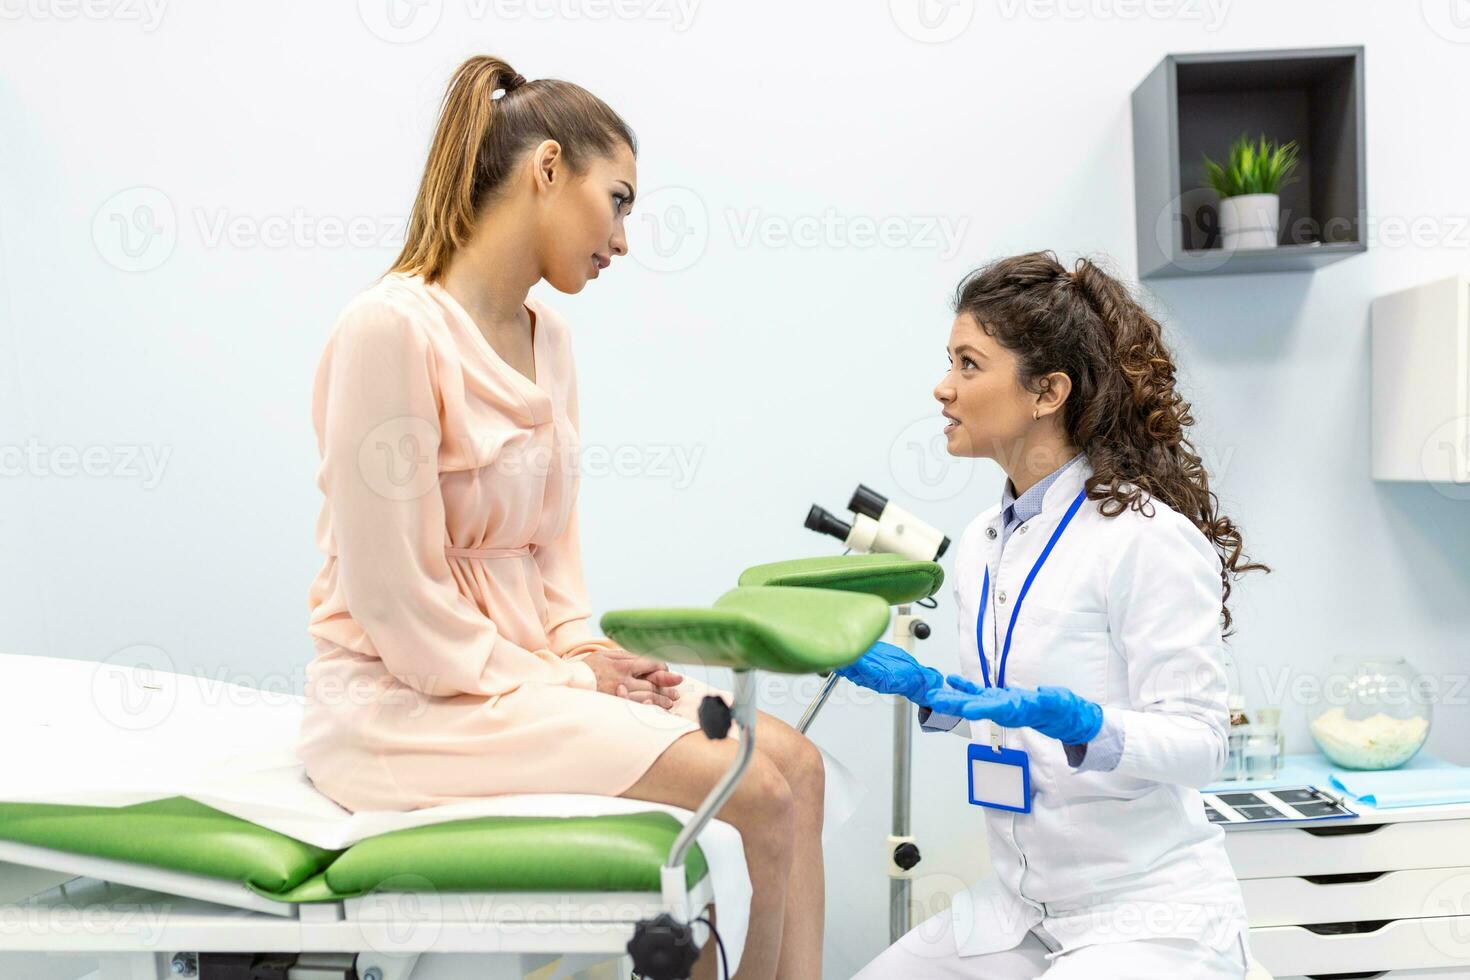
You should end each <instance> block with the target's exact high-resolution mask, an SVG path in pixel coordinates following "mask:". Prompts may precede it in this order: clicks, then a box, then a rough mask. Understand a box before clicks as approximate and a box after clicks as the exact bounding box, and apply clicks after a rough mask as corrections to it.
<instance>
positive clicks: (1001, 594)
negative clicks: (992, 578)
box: [995, 592, 1006, 602]
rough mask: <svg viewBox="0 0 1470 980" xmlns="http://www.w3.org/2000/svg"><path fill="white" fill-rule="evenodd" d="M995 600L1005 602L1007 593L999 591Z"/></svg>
mask: <svg viewBox="0 0 1470 980" xmlns="http://www.w3.org/2000/svg"><path fill="white" fill-rule="evenodd" d="M995 601H996V602H1005V601H1006V594H1005V593H1004V592H997V593H996V594H995Z"/></svg>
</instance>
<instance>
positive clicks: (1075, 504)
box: [975, 487, 1087, 687]
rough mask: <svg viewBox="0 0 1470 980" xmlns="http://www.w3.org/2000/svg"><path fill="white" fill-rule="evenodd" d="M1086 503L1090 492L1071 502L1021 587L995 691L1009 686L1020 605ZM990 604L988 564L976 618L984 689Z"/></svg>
mask: <svg viewBox="0 0 1470 980" xmlns="http://www.w3.org/2000/svg"><path fill="white" fill-rule="evenodd" d="M1086 499H1087V488H1086V487H1084V488H1082V489H1081V490H1078V491H1077V497H1076V499H1075V500H1073V501H1072V506H1071V507H1068V508H1067V513H1066V514H1065V515H1064V516H1063V517H1062V522H1061V523H1060V524H1058V525H1057V529H1056V530H1055V531H1053V532H1052V533H1051V540H1050V541H1048V542H1047V543H1046V547H1045V548H1043V549H1041V557H1040V558H1038V559H1036V564H1035V565H1032V566H1031V574H1029V575H1027V576H1026V581H1025V582H1024V583H1022V585H1021V594H1020V595H1018V596H1016V604H1015V605H1014V606H1013V607H1011V622H1010V625H1009V626H1007V627H1006V643H1005V647H1004V648H1002V650H1001V652H1000V671H999V673H997V674H996V677H995V686H996V687H1005V686H1006V659H1007V658H1008V657H1010V655H1011V634H1012V633H1014V632H1015V630H1016V617H1017V616H1019V615H1020V614H1021V603H1023V602H1025V601H1026V593H1027V592H1030V591H1031V583H1032V582H1033V581H1035V579H1036V573H1037V572H1039V571H1041V566H1042V565H1045V564H1046V559H1047V556H1048V555H1050V554H1051V549H1052V548H1054V547H1055V546H1056V543H1057V539H1058V538H1060V537H1061V536H1062V532H1063V531H1065V530H1066V529H1067V525H1068V524H1070V523H1072V518H1073V517H1075V516H1077V511H1078V510H1079V509H1080V508H1081V507H1082V501H1084V500H1086ZM989 604H990V563H989V562H986V564H985V584H984V585H983V586H982V587H981V589H980V612H979V614H978V615H977V616H976V617H975V645H976V646H977V647H978V648H979V650H980V673H981V675H982V676H983V677H984V678H985V686H986V687H990V686H991V684H990V663H989V662H988V661H987V660H986V659H985V630H984V629H983V628H982V627H983V626H984V625H985V608H986V606H988V605H989Z"/></svg>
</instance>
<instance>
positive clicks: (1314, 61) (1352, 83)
mask: <svg viewBox="0 0 1470 980" xmlns="http://www.w3.org/2000/svg"><path fill="white" fill-rule="evenodd" d="M1242 133H1244V134H1246V135H1248V136H1250V137H1251V138H1252V139H1257V138H1259V137H1260V136H1261V135H1262V134H1264V135H1265V137H1266V138H1267V139H1268V140H1272V141H1275V142H1285V141H1286V140H1296V141H1297V145H1298V147H1299V151H1300V155H1299V161H1300V162H1299V163H1298V165H1297V169H1296V175H1295V176H1296V179H1295V180H1293V181H1291V182H1289V183H1288V184H1287V185H1286V186H1285V187H1283V188H1282V190H1281V236H1280V242H1279V245H1278V247H1276V248H1262V249H1238V250H1235V251H1232V252H1227V251H1226V250H1224V249H1222V248H1221V247H1220V235H1219V220H1218V215H1219V211H1218V203H1219V197H1218V195H1216V193H1215V192H1214V191H1213V190H1211V189H1209V188H1207V187H1205V186H1204V156H1205V154H1209V156H1210V157H1211V158H1212V159H1214V160H1217V161H1223V160H1224V159H1225V156H1226V154H1227V152H1228V151H1229V148H1230V143H1231V141H1232V140H1234V139H1235V138H1236V137H1237V136H1240V135H1241V134H1242ZM1363 148H1364V140H1363V49H1362V48H1361V47H1346V48H1309V49H1300V48H1299V49H1294V50H1286V51H1236V52H1210V53H1207V54H1171V55H1169V56H1168V57H1166V58H1164V60H1163V61H1162V62H1160V63H1159V65H1158V67H1156V68H1155V69H1154V70H1153V71H1152V72H1151V73H1150V74H1149V76H1148V77H1147V78H1146V79H1144V80H1143V82H1142V83H1141V84H1140V85H1139V86H1138V88H1136V89H1134V91H1133V171H1134V172H1133V179H1134V190H1135V195H1134V204H1135V207H1136V208H1137V234H1138V271H1139V275H1140V277H1142V278H1145V279H1147V278H1154V277H1166V276H1198V275H1224V274H1231V273H1249V272H1292V271H1299V270H1304V269H1315V268H1317V267H1318V266H1322V265H1326V264H1327V263H1329V262H1336V261H1338V260H1340V259H1345V258H1347V257H1349V256H1351V255H1356V254H1357V253H1359V252H1362V251H1364V250H1366V249H1367V247H1368V246H1367V244H1366V240H1365V238H1364V232H1365V228H1364V224H1365V217H1364V215H1365V212H1366V210H1367V189H1368V188H1367V175H1366V170H1365V160H1364V149H1363Z"/></svg>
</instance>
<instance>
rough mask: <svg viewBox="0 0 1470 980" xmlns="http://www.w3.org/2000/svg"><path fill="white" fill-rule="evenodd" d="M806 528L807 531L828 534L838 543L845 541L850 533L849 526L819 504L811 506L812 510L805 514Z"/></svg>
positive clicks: (850, 526) (850, 528) (850, 527)
mask: <svg viewBox="0 0 1470 980" xmlns="http://www.w3.org/2000/svg"><path fill="white" fill-rule="evenodd" d="M806 527H807V530H808V531H816V532H818V533H819V534H830V535H831V536H832V537H834V538H836V539H837V540H838V541H846V540H847V536H848V535H849V534H851V533H852V525H851V524H849V523H847V522H846V521H844V520H841V519H839V518H838V517H836V516H835V515H834V514H833V513H832V512H831V511H829V510H827V509H826V508H825V507H823V506H821V505H820V504H812V509H811V510H809V511H807V512H806Z"/></svg>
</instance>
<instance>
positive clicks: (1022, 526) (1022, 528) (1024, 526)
mask: <svg viewBox="0 0 1470 980" xmlns="http://www.w3.org/2000/svg"><path fill="white" fill-rule="evenodd" d="M1029 526H1030V525H1028V524H1022V525H1021V530H1020V532H1019V533H1021V534H1025V533H1026V528H1027V527H1029Z"/></svg>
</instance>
